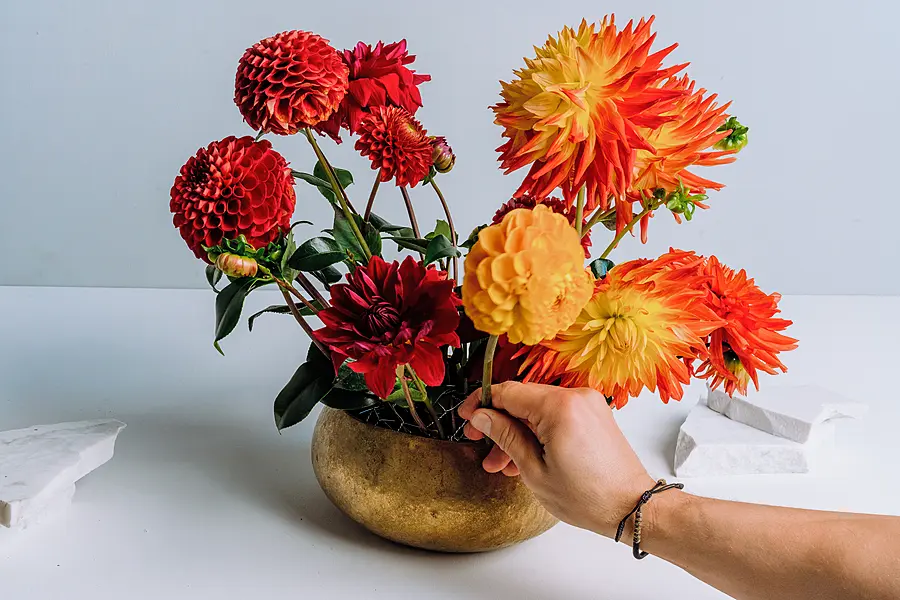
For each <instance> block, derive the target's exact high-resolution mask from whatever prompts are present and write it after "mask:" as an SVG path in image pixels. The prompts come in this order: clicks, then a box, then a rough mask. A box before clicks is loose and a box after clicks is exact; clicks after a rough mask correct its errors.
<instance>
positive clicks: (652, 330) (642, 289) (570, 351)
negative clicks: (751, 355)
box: [523, 251, 723, 408]
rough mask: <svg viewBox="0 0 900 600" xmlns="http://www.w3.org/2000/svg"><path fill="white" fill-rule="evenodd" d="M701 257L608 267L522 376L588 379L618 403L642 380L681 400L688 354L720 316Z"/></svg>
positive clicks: (700, 349)
mask: <svg viewBox="0 0 900 600" xmlns="http://www.w3.org/2000/svg"><path fill="white" fill-rule="evenodd" d="M702 260H703V259H702V257H698V256H696V255H694V254H693V253H692V252H681V251H672V252H669V253H668V254H664V255H663V256H661V257H659V258H658V259H656V260H652V261H651V260H633V261H630V262H627V263H622V264H620V265H617V266H616V267H613V268H612V269H611V270H610V272H609V273H608V274H607V276H606V278H604V279H602V280H600V281H598V282H597V285H596V287H595V290H594V295H593V297H592V298H591V299H590V301H589V302H588V303H587V305H586V306H585V307H584V309H583V310H582V311H581V314H580V315H578V318H577V319H576V320H575V322H574V323H573V324H572V325H571V326H570V327H569V328H568V329H566V330H565V331H563V332H561V333H560V334H559V335H557V336H556V337H555V338H554V339H552V340H549V341H546V342H543V343H542V344H541V345H540V346H536V347H534V348H532V349H531V350H530V352H529V353H528V356H527V358H526V360H525V363H524V365H523V369H526V370H527V373H526V376H525V381H537V382H544V383H552V382H555V381H560V383H561V385H563V386H565V387H591V388H594V389H596V390H598V391H599V392H600V393H602V394H604V395H605V396H607V397H608V398H610V399H611V403H612V404H613V405H614V406H615V407H616V408H622V407H623V406H625V404H626V403H627V402H628V398H629V397H630V396H637V395H638V394H640V393H641V391H642V390H643V389H644V388H645V387H646V388H647V389H649V390H650V391H657V390H658V391H659V395H660V397H661V398H662V401H663V402H668V401H669V399H672V398H674V399H675V400H681V397H682V395H683V387H682V386H683V385H684V384H687V383H688V382H689V381H690V378H691V371H690V369H689V367H688V363H689V362H690V360H692V359H694V358H696V357H702V356H705V349H706V343H705V342H704V339H703V338H704V337H705V336H707V335H709V333H710V332H712V331H713V330H715V329H716V328H718V327H720V326H721V325H722V324H723V322H722V320H721V319H719V318H718V317H717V316H716V314H715V313H714V312H712V310H710V309H709V307H707V305H706V304H705V303H704V296H705V294H704V291H703V290H702V288H701V287H700V284H702V282H703V281H704V276H703V275H701V274H700V273H699V272H698V270H697V268H698V265H699V263H700V262H701V261H702Z"/></svg>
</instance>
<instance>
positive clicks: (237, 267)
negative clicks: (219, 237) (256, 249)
mask: <svg viewBox="0 0 900 600" xmlns="http://www.w3.org/2000/svg"><path fill="white" fill-rule="evenodd" d="M216 267H218V269H219V270H220V271H222V272H223V273H225V274H226V275H228V276H229V277H256V272H257V271H258V270H259V265H257V264H256V261H255V260H254V259H252V258H249V257H247V256H239V255H237V254H231V253H230V252H225V253H224V254H220V255H219V257H218V258H217V259H216Z"/></svg>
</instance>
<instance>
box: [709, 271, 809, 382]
mask: <svg viewBox="0 0 900 600" xmlns="http://www.w3.org/2000/svg"><path fill="white" fill-rule="evenodd" d="M701 272H702V273H703V274H704V275H706V277H707V282H706V284H705V285H704V288H705V289H706V292H707V296H706V304H707V305H708V306H709V307H710V308H711V309H712V310H713V311H714V312H715V313H716V314H717V315H718V316H719V317H720V318H721V319H722V320H723V324H722V326H721V327H718V328H716V329H715V330H714V331H713V332H712V333H711V334H710V336H709V355H708V357H707V358H706V359H705V360H704V361H703V362H702V363H701V364H700V366H699V368H698V374H697V376H698V377H702V378H709V379H710V380H711V381H710V387H712V388H716V387H718V386H720V385H722V384H724V385H725V391H726V392H727V393H728V394H729V395H731V394H734V392H735V391H737V392H739V393H741V394H746V393H747V383H748V381H753V385H754V386H755V387H756V389H759V379H758V372H759V371H763V372H765V373H769V374H770V375H775V374H776V373H778V372H779V371H781V372H783V373H784V372H787V367H785V366H784V364H783V363H782V362H781V361H780V360H779V359H778V353H779V352H784V351H786V350H793V349H794V348H796V347H797V340H795V339H794V338H791V337H788V336H786V335H783V334H781V333H778V332H779V331H782V330H784V329H785V328H787V327H788V326H789V325H791V324H792V321H789V320H787V319H779V318H776V317H775V315H776V314H778V313H779V312H780V311H779V310H778V301H779V300H781V295H780V294H766V293H765V292H763V291H762V290H760V289H759V287H758V286H757V285H756V284H755V283H754V281H753V279H748V278H747V273H746V271H744V270H743V269H741V270H740V271H735V270H734V269H730V268H728V267H726V266H725V265H723V264H722V263H720V262H719V260H718V259H717V258H716V257H715V256H710V257H709V259H708V260H707V261H706V262H705V263H704V264H703V265H702V267H701Z"/></svg>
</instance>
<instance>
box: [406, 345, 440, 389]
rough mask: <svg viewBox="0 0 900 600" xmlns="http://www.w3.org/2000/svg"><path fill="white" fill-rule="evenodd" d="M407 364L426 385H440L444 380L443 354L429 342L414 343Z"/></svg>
mask: <svg viewBox="0 0 900 600" xmlns="http://www.w3.org/2000/svg"><path fill="white" fill-rule="evenodd" d="M409 365H410V366H411V367H412V368H413V369H415V371H416V374H417V375H418V376H419V377H421V378H422V381H424V382H425V383H426V384H427V385H440V384H441V383H442V382H443V381H444V355H443V354H441V351H440V350H438V348H437V347H435V346H432V345H431V344H416V351H415V353H414V354H413V357H412V359H411V360H410V361H409Z"/></svg>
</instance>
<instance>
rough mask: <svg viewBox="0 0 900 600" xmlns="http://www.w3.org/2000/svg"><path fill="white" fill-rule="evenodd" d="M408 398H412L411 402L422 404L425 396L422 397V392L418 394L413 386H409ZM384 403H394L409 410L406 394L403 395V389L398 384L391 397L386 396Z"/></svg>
mask: <svg viewBox="0 0 900 600" xmlns="http://www.w3.org/2000/svg"><path fill="white" fill-rule="evenodd" d="M409 396H410V398H412V401H413V402H423V401H424V400H425V396H423V395H422V392H420V391H419V390H418V388H416V386H414V385H410V386H409ZM385 401H386V402H394V403H396V404H397V405H398V406H402V407H404V408H409V405H408V404H407V402H406V394H404V393H403V388H402V387H401V386H400V385H399V384H398V385H397V386H396V387H395V388H394V391H393V392H391V395H390V396H388V397H387V399H386V400H385Z"/></svg>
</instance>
